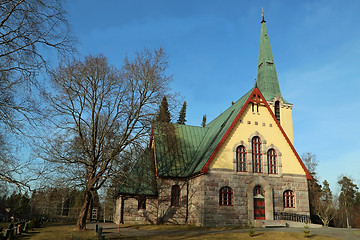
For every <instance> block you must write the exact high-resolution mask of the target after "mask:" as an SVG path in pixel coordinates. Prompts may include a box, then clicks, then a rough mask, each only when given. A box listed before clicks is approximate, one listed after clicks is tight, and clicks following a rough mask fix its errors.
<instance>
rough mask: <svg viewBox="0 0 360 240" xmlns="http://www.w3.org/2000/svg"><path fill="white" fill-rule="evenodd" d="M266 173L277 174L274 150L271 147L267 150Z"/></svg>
mask: <svg viewBox="0 0 360 240" xmlns="http://www.w3.org/2000/svg"><path fill="white" fill-rule="evenodd" d="M267 162H268V173H269V174H277V166H276V165H277V163H276V151H275V149H273V148H271V149H269V151H268V152H267Z"/></svg>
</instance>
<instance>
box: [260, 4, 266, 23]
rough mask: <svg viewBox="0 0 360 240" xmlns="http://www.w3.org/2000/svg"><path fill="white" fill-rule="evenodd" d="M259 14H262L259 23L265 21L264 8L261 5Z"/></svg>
mask: <svg viewBox="0 0 360 240" xmlns="http://www.w3.org/2000/svg"><path fill="white" fill-rule="evenodd" d="M261 16H262V21H261V23H263V22H266V21H265V18H264V8H263V7H261Z"/></svg>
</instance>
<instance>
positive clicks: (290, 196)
mask: <svg viewBox="0 0 360 240" xmlns="http://www.w3.org/2000/svg"><path fill="white" fill-rule="evenodd" d="M284 207H285V208H294V207H295V195H294V192H293V191H291V190H286V191H285V192H284Z"/></svg>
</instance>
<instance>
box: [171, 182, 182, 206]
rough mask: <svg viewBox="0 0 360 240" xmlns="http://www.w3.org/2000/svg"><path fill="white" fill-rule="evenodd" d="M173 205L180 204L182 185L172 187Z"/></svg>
mask: <svg viewBox="0 0 360 240" xmlns="http://www.w3.org/2000/svg"><path fill="white" fill-rule="evenodd" d="M171 206H172V207H179V206H180V187H179V185H174V186H172V187H171Z"/></svg>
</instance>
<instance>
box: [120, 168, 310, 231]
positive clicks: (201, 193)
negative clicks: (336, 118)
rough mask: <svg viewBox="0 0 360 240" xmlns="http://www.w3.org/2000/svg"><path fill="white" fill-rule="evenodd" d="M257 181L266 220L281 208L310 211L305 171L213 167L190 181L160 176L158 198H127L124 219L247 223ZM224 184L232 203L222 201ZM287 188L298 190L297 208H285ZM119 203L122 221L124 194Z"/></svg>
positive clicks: (251, 214) (287, 210)
mask: <svg viewBox="0 0 360 240" xmlns="http://www.w3.org/2000/svg"><path fill="white" fill-rule="evenodd" d="M173 185H179V186H180V189H181V192H180V206H178V207H174V206H171V187H172V186H173ZM257 185H260V186H261V187H262V188H263V189H264V191H265V208H266V212H265V216H266V220H273V219H274V213H281V212H286V213H296V214H303V215H309V200H308V188H307V180H306V177H305V176H304V175H290V174H283V175H269V174H252V173H236V172H234V171H231V170H227V169H211V170H209V171H208V173H207V174H205V175H201V176H198V177H195V178H193V179H189V181H188V183H187V182H186V181H184V180H174V179H158V198H147V200H146V209H140V210H139V209H138V201H137V199H136V198H134V197H132V198H127V199H126V200H124V216H123V218H124V223H125V224H159V223H160V224H168V223H170V224H186V223H187V224H191V225H197V226H207V227H212V226H239V225H240V226H246V225H247V224H248V222H249V221H253V220H254V207H253V189H254V187H255V186H257ZM224 186H227V187H230V188H231V189H232V191H233V195H232V205H231V206H220V205H219V191H220V188H222V187H224ZM286 190H292V191H293V192H294V194H295V207H294V208H284V202H283V193H284V191H286ZM187 193H189V194H188V197H187ZM116 205H117V210H116V212H117V214H116V216H115V222H116V223H119V222H120V210H121V200H120V198H118V199H117V203H116ZM187 209H188V211H187ZM186 217H187V222H186Z"/></svg>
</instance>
